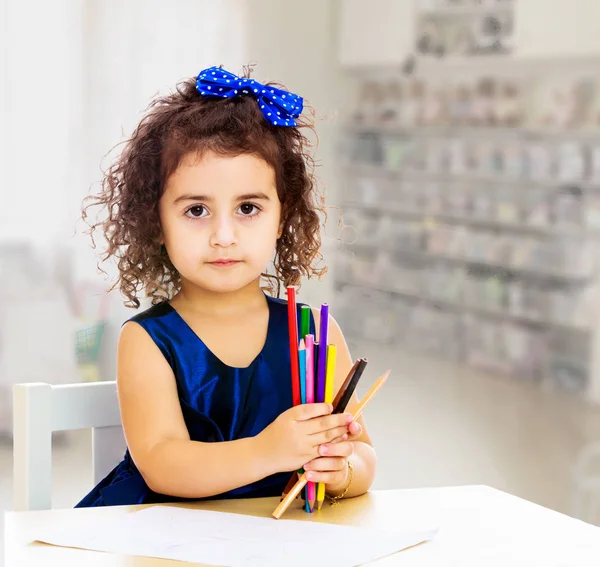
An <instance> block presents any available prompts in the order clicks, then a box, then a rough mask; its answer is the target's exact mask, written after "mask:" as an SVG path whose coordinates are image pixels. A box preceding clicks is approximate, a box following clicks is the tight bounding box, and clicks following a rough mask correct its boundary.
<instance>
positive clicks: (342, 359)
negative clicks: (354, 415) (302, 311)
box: [313, 310, 377, 498]
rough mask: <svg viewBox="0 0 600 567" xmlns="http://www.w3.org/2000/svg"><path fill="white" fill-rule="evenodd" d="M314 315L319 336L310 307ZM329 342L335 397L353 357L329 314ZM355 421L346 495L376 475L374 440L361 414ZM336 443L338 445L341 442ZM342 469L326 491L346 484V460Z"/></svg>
mask: <svg viewBox="0 0 600 567" xmlns="http://www.w3.org/2000/svg"><path fill="white" fill-rule="evenodd" d="M313 316H314V320H315V325H316V327H317V328H316V331H317V336H318V334H319V321H320V317H319V311H318V310H313ZM328 342H329V343H330V344H335V345H336V354H337V356H336V365H335V377H334V397H335V395H336V394H337V392H338V391H339V389H340V388H341V387H342V384H343V383H344V381H345V380H346V376H347V375H348V372H349V371H350V369H351V368H352V366H353V365H354V360H353V359H352V356H351V355H350V350H349V349H348V345H347V344H346V339H345V338H344V335H343V333H342V330H341V329H340V327H339V325H338V324H337V322H336V320H335V319H334V318H333V317H331V316H330V317H329V332H328ZM368 369H369V367H368V366H367V368H366V370H365V375H363V380H364V379H365V378H367V376H368V375H369V372H368ZM357 403H358V396H357V395H356V394H354V395H353V396H352V399H351V401H350V404H349V405H348V410H349V411H351V410H352V408H353V407H354V406H356V404H357ZM356 421H357V423H358V424H359V425H360V431H359V433H358V435H357V436H355V437H351V438H350V442H351V444H352V455H351V456H350V457H349V459H350V461H351V462H352V465H353V467H354V478H353V480H352V483H351V484H350V486H349V488H348V491H347V492H346V493H345V495H344V497H345V498H350V497H352V496H360V495H361V494H364V493H365V492H367V491H368V490H369V488H370V487H371V484H372V483H373V479H374V477H375V470H376V465H377V455H376V453H375V449H374V448H373V442H372V441H371V438H370V436H369V433H368V431H367V428H366V425H365V422H364V420H363V417H362V416H361V417H359V418H358V419H357V420H356ZM339 445H340V446H341V445H343V444H339ZM332 449H333V448H332ZM322 457H326V455H322ZM343 471H344V474H343V475H341V477H342V480H341V482H339V483H334V484H327V485H326V488H327V493H328V494H330V495H332V496H334V495H336V494H340V493H341V492H343V491H344V489H345V488H346V485H347V482H348V475H347V464H346V463H344V464H343ZM335 476H337V477H339V476H340V475H339V474H336V475H335Z"/></svg>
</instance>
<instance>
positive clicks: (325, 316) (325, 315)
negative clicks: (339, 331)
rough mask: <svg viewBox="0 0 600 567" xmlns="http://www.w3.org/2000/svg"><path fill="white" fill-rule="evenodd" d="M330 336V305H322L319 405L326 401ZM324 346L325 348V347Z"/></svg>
mask: <svg viewBox="0 0 600 567" xmlns="http://www.w3.org/2000/svg"><path fill="white" fill-rule="evenodd" d="M328 334H329V305H327V303H323V304H322V305H321V327H320V332H319V345H320V347H321V348H319V371H318V374H317V399H316V401H317V403H321V402H324V401H325V369H326V364H327V340H328ZM323 345H324V346H323Z"/></svg>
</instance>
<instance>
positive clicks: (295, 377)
mask: <svg viewBox="0 0 600 567" xmlns="http://www.w3.org/2000/svg"><path fill="white" fill-rule="evenodd" d="M287 296H288V329H289V335H290V360H291V365H292V401H293V404H294V405H295V406H297V405H300V402H301V401H302V400H301V399H300V369H299V367H298V313H297V311H296V288H295V287H293V286H289V287H288V288H287Z"/></svg>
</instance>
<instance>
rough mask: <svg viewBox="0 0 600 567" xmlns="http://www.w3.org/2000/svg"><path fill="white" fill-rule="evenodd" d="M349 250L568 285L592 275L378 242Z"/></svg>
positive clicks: (583, 282) (584, 281)
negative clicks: (386, 253) (404, 247)
mask: <svg viewBox="0 0 600 567" xmlns="http://www.w3.org/2000/svg"><path fill="white" fill-rule="evenodd" d="M347 246H348V248H349V249H352V248H366V249H368V250H373V251H375V250H383V251H385V252H389V253H391V254H395V255H399V256H412V257H414V258H422V259H425V260H431V261H441V262H450V263H453V264H458V265H464V266H471V267H484V268H491V269H492V270H496V271H498V272H502V275H505V274H515V275H522V276H529V277H535V278H544V279H550V280H558V281H561V282H564V283H569V284H587V283H589V282H590V281H591V279H592V278H593V274H587V275H575V274H567V273H565V272H550V271H545V270H540V269H538V268H529V267H527V266H515V265H511V264H502V263H500V262H494V261H491V260H485V259H481V258H469V257H466V256H450V255H446V254H435V253H432V252H427V251H420V250H406V249H401V248H397V247H395V246H392V245H391V244H383V243H380V242H360V243H358V242H357V243H353V244H347Z"/></svg>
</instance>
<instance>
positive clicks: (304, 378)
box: [279, 287, 389, 514]
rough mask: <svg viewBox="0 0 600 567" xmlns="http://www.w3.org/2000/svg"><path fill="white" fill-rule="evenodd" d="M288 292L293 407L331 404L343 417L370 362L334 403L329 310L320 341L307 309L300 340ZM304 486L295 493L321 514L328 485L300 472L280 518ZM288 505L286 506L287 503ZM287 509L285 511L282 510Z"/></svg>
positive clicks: (324, 311) (358, 367)
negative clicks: (312, 479) (313, 480)
mask: <svg viewBox="0 0 600 567" xmlns="http://www.w3.org/2000/svg"><path fill="white" fill-rule="evenodd" d="M287 292H288V326H289V336H290V359H291V370H292V396H293V404H294V405H298V404H301V403H302V404H305V403H309V404H310V403H314V402H316V403H321V402H328V403H331V404H332V405H333V412H334V413H342V412H344V411H346V408H347V406H348V404H349V402H350V399H351V398H352V395H353V394H354V391H355V390H356V386H357V385H358V381H359V380H360V377H361V376H362V374H363V372H364V370H365V367H366V365H367V359H366V358H361V359H359V360H357V361H356V362H355V364H354V366H353V367H352V368H351V370H350V372H349V373H348V376H347V377H346V380H345V381H344V384H343V385H342V387H341V388H340V390H339V392H338V394H337V396H336V398H335V400H334V399H333V390H334V376H335V368H336V356H337V350H336V345H335V344H330V343H328V338H329V306H328V305H327V304H326V303H324V304H322V305H321V310H320V314H319V319H320V329H319V340H318V341H316V340H315V336H314V335H313V334H311V333H310V315H311V312H310V307H308V306H305V305H303V306H302V308H301V313H300V337H299V336H298V321H297V317H298V314H297V305H296V290H295V288H293V287H288V288H287ZM388 374H389V372H387V373H386V374H385V375H384V376H382V377H381V378H380V379H379V380H378V381H377V383H376V384H375V385H374V386H373V388H372V389H371V390H370V391H369V393H368V394H367V395H366V396H365V398H364V399H363V401H362V402H361V403H360V404H359V407H358V408H356V410H355V411H356V412H357V414H356V415H355V419H356V418H358V416H359V415H360V413H361V412H362V409H363V408H364V406H365V405H366V404H367V403H368V402H369V400H370V399H371V398H372V397H373V396H374V395H375V393H376V392H377V390H378V389H379V388H380V387H381V385H382V384H383V383H384V382H385V380H386V379H387V376H388ZM299 483H300V484H302V486H301V488H299V489H297V491H296V490H294V491H295V495H294V498H296V497H297V496H298V495H299V493H300V491H301V490H303V489H304V488H305V486H306V488H305V490H304V500H305V510H306V512H309V513H312V512H313V511H314V509H315V506H316V508H317V510H320V509H321V507H322V505H323V502H324V500H325V484H323V483H319V484H318V486H315V483H314V482H307V481H306V477H305V475H304V470H302V469H301V470H299V471H298V472H297V473H294V474H293V475H292V477H291V478H290V481H289V483H288V485H287V486H286V488H285V490H284V493H283V495H282V504H281V505H280V510H279V514H281V513H283V510H284V509H285V508H287V506H289V498H288V493H290V492H291V491H292V490H293V489H296V488H297V487H298V484H299ZM286 499H287V503H285V504H284V502H286ZM281 506H283V508H281Z"/></svg>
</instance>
